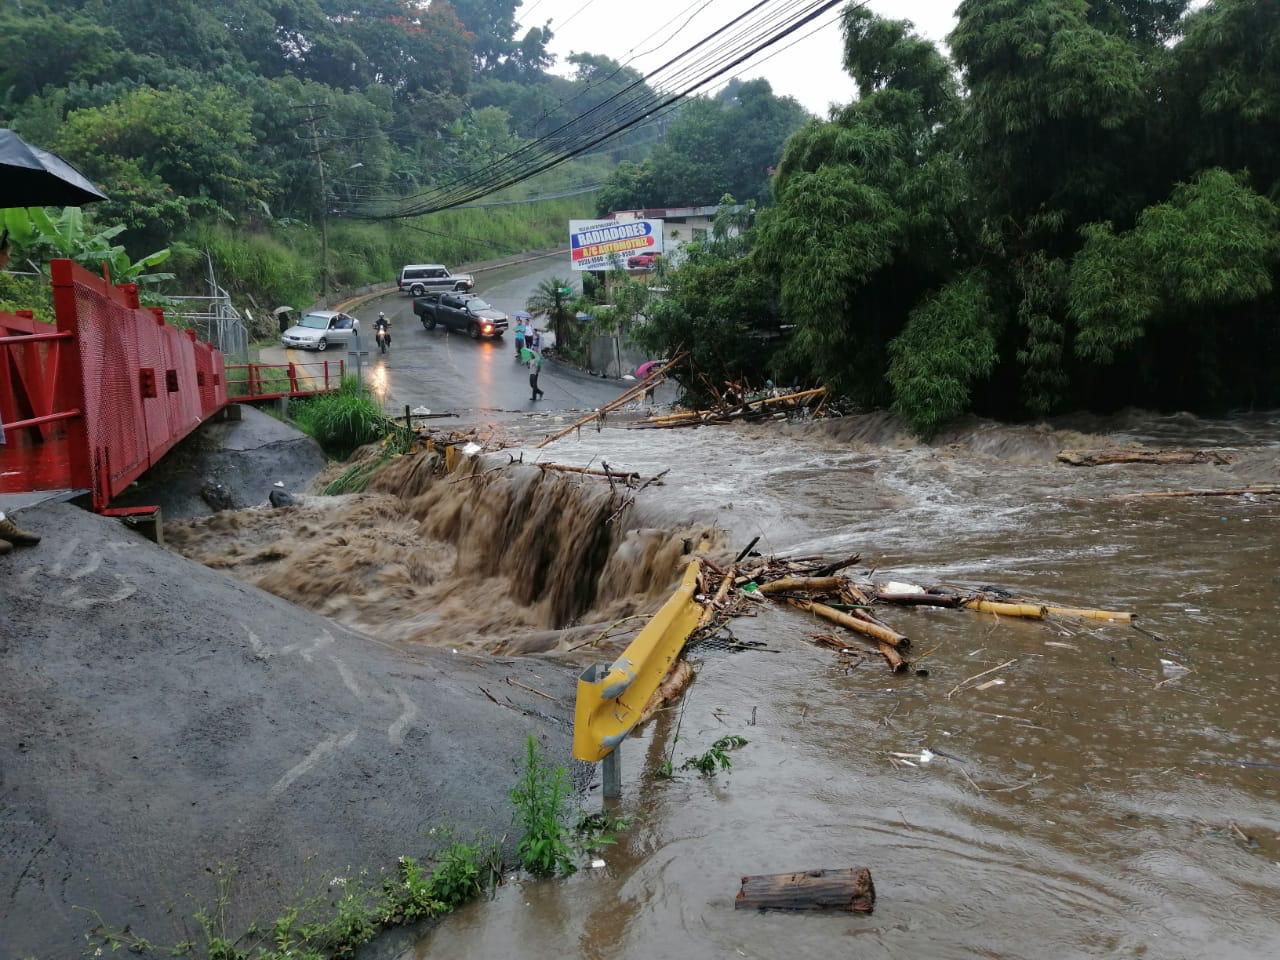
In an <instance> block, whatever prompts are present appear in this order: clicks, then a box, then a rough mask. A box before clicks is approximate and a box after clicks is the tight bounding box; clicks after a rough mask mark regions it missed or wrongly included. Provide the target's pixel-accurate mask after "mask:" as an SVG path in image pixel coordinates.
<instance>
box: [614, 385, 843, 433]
mask: <svg viewBox="0 0 1280 960" xmlns="http://www.w3.org/2000/svg"><path fill="white" fill-rule="evenodd" d="M826 398H827V388H826V387H817V388H815V389H813V390H801V391H800V392H799V393H787V394H783V395H781V396H776V397H773V396H767V397H760V398H758V399H754V400H751V399H741V395H740V394H735V393H733V392H732V391H730V392H729V393H727V394H723V395H721V397H720V399H719V400H718V401H717V402H716V404H715V405H714V406H713V407H710V408H709V409H706V410H683V411H681V412H680V413H672V414H668V415H666V416H662V417H649V418H648V419H646V420H640V421H638V422H637V423H635V424H632V426H634V427H637V428H640V429H646V430H668V429H671V428H674V427H700V426H703V425H705V424H709V423H736V422H738V421H757V420H786V419H787V418H789V417H791V416H793V415H794V414H796V413H797V412H799V411H801V410H808V409H810V408H812V409H813V411H814V412H813V415H814V416H815V417H818V416H821V415H822V412H823V409H824V404H825V403H826Z"/></svg>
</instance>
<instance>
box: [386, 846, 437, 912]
mask: <svg viewBox="0 0 1280 960" xmlns="http://www.w3.org/2000/svg"><path fill="white" fill-rule="evenodd" d="M448 911H449V906H448V905H447V904H445V903H444V902H443V901H442V900H441V899H440V898H439V897H438V896H437V895H436V888H435V884H434V883H433V882H432V877H431V875H430V874H428V873H427V872H426V871H424V870H423V869H422V866H421V864H419V863H418V861H417V860H415V859H414V858H413V857H401V858H400V862H399V863H398V864H397V868H396V875H395V877H394V878H390V879H388V880H387V881H386V882H385V883H384V884H383V900H382V905H381V908H380V910H379V918H380V920H381V921H382V923H383V924H394V923H414V922H416V921H418V920H425V919H427V918H428V917H435V916H439V915H440V914H442V913H447V912H448Z"/></svg>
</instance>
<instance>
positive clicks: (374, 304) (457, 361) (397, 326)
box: [295, 258, 631, 416]
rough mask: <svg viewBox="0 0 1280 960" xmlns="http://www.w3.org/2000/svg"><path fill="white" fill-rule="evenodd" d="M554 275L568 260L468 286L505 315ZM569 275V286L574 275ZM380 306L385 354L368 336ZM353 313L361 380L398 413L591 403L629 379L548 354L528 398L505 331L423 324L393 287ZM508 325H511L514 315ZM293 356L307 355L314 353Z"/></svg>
mask: <svg viewBox="0 0 1280 960" xmlns="http://www.w3.org/2000/svg"><path fill="white" fill-rule="evenodd" d="M553 276H559V277H569V276H571V273H570V270H569V267H568V264H567V263H566V262H564V261H563V260H562V259H560V258H552V259H548V260H542V261H539V262H536V263H531V264H522V265H520V266H517V267H508V268H504V269H501V270H493V271H489V272H485V273H481V274H479V275H478V276H477V278H476V279H477V285H476V290H475V292H476V293H477V294H478V295H479V296H482V297H484V298H485V299H486V300H488V301H489V302H490V303H491V304H493V305H494V306H495V307H497V308H498V309H499V310H502V311H504V312H505V313H507V314H508V315H510V314H512V313H514V312H515V311H516V310H522V309H524V304H525V301H526V300H527V299H528V297H529V294H530V293H532V292H533V290H534V288H535V287H536V286H537V285H538V283H539V282H540V281H542V280H544V279H546V278H549V277H553ZM574 282H575V286H576V285H577V282H578V281H577V279H576V278H575V279H574ZM379 311H383V312H385V313H386V315H387V317H388V318H389V319H390V320H391V334H392V337H391V344H392V345H391V349H390V351H389V352H388V354H387V355H386V356H381V355H379V354H378V353H377V348H376V346H375V344H374V343H373V320H374V319H375V318H376V317H377V316H378V312H379ZM355 313H356V316H358V317H359V318H360V325H361V329H362V330H363V331H366V333H365V334H363V335H362V336H361V338H360V339H361V346H362V348H363V349H365V350H368V351H369V353H370V355H369V357H368V358H367V360H366V361H364V362H365V363H366V364H367V365H366V367H365V370H364V376H365V380H366V382H368V383H369V384H370V386H372V387H373V389H374V391H375V392H376V393H377V394H378V395H379V396H380V397H381V398H382V400H383V405H384V407H385V409H386V411H387V412H388V413H389V414H392V415H396V414H401V413H403V411H404V407H405V405H406V404H408V405H409V406H411V407H415V408H416V407H419V406H425V407H427V408H428V409H429V410H431V411H432V412H433V413H442V412H446V411H451V412H456V413H459V414H461V415H463V416H466V415H467V414H485V415H493V414H497V413H519V414H524V413H531V412H535V411H537V412H552V411H559V410H591V409H594V408H595V407H598V406H600V405H601V404H603V403H607V402H608V401H610V400H612V399H614V398H615V397H617V396H618V395H619V394H620V393H621V392H622V391H623V390H625V389H627V387H629V386H631V383H629V382H627V381H616V380H602V379H600V378H598V377H591V376H588V375H587V374H584V373H582V372H580V371H577V370H573V369H569V368H566V367H563V366H561V365H559V364H555V363H551V362H547V363H546V364H544V365H543V368H542V375H541V378H540V380H539V386H540V387H541V388H542V390H543V391H544V394H545V395H544V396H543V398H542V399H541V400H540V401H538V402H537V403H534V402H533V401H532V400H531V399H530V389H529V371H528V370H527V369H526V368H525V367H524V366H523V365H521V364H519V363H517V362H516V359H515V340H514V337H513V335H512V334H511V332H510V331H508V333H507V335H506V336H505V337H503V338H502V339H500V340H479V341H476V340H472V339H470V338H469V337H468V336H467V335H466V334H464V333H450V332H448V331H446V330H445V329H443V328H442V327H437V328H436V329H435V330H431V331H428V330H425V329H424V328H423V326H422V323H421V322H420V321H419V320H418V318H417V317H416V316H414V314H413V300H412V298H410V297H408V296H405V295H401V294H394V293H393V294H390V295H388V296H386V297H382V298H379V299H377V300H372V301H370V302H369V303H366V304H364V305H363V306H361V307H359V308H358V309H357V310H356V311H355ZM511 326H512V328H514V327H515V324H514V322H513V323H512V325H511ZM366 341H368V342H366ZM331 353H332V352H331ZM295 359H297V360H299V362H303V361H305V360H314V359H315V355H310V356H295Z"/></svg>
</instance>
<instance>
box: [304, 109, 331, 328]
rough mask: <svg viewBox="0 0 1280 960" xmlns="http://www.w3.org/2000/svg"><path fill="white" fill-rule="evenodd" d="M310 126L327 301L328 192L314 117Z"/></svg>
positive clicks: (323, 289)
mask: <svg viewBox="0 0 1280 960" xmlns="http://www.w3.org/2000/svg"><path fill="white" fill-rule="evenodd" d="M307 123H309V124H310V125H311V151H312V154H313V155H314V156H315V158H316V166H317V167H318V168H319V169H320V297H321V299H322V300H324V301H325V302H326V303H327V302H328V300H329V190H328V188H327V187H326V186H325V182H324V157H322V156H321V155H320V134H319V133H318V132H317V131H316V115H315V113H312V114H311V115H310V116H308V117H307Z"/></svg>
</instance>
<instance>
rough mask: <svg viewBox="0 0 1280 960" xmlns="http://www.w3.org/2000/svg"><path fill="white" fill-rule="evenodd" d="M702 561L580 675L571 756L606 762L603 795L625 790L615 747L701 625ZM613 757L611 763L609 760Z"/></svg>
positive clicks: (688, 570) (693, 565)
mask: <svg viewBox="0 0 1280 960" xmlns="http://www.w3.org/2000/svg"><path fill="white" fill-rule="evenodd" d="M701 569H702V567H701V564H699V563H698V561H697V560H694V561H692V562H691V563H690V564H689V566H688V568H687V569H686V570H685V573H684V577H683V578H682V579H681V581H680V586H679V587H677V588H676V592H675V593H674V594H673V595H672V596H671V597H670V599H668V600H667V602H666V603H664V604H663V605H662V608H661V609H660V610H658V612H657V613H655V614H654V615H653V619H652V620H650V621H649V623H648V624H646V625H645V627H644V629H643V630H641V631H640V633H639V634H638V635H637V636H636V638H635V639H634V640H633V641H631V644H630V645H629V646H628V647H627V649H626V650H624V651H623V652H622V654H621V656H619V657H618V658H617V659H616V660H614V661H613V663H611V664H604V665H596V666H591V667H588V668H587V669H586V670H585V671H583V673H582V675H581V676H580V677H579V678H578V700H577V703H576V705H575V707H574V717H573V755H574V757H575V758H577V759H578V760H585V761H588V762H592V763H594V762H595V761H597V760H605V761H606V770H605V796H606V797H614V796H617V795H618V792H619V791H620V790H621V781H620V772H619V770H618V768H617V762H616V760H617V758H616V753H615V752H616V751H617V749H618V747H619V745H620V744H621V743H622V741H623V740H624V739H626V736H627V734H629V733H630V732H631V731H632V729H634V728H635V725H636V724H637V723H639V722H640V716H641V714H642V713H643V711H644V708H645V705H646V704H648V702H649V698H650V697H652V696H653V694H654V692H655V691H656V690H657V689H658V685H659V684H661V683H662V680H663V678H664V677H666V675H667V673H668V672H669V671H670V670H671V667H672V666H673V665H674V664H675V662H676V658H677V657H679V656H680V652H681V651H682V650H683V649H684V645H685V641H687V640H688V639H689V635H690V634H691V633H693V631H694V630H695V629H697V626H698V621H699V620H700V619H701V617H702V607H701V606H699V605H698V603H697V601H695V600H694V595H695V594H696V593H697V592H698V574H699V573H700V572H701ZM611 756H612V757H613V758H614V759H613V761H612V762H610V761H609V760H608V758H609V757H611Z"/></svg>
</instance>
